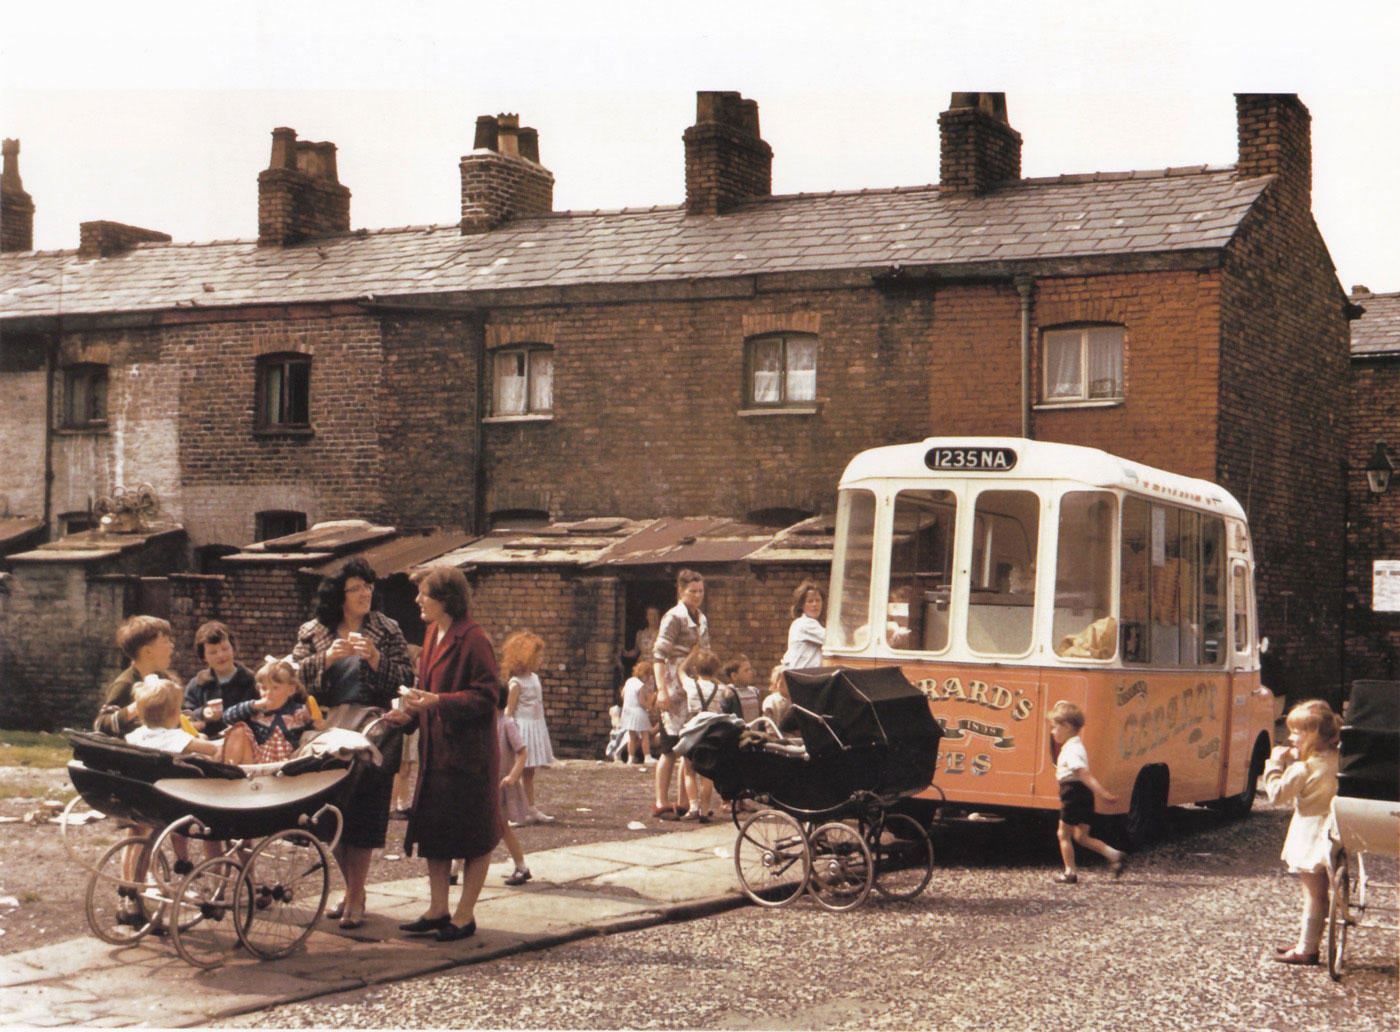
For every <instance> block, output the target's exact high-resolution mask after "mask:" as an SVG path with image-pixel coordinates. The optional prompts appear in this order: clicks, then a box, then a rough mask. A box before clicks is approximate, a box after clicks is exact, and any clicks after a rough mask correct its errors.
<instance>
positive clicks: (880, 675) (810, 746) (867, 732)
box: [783, 667, 940, 759]
mask: <svg viewBox="0 0 1400 1032" xmlns="http://www.w3.org/2000/svg"><path fill="white" fill-rule="evenodd" d="M783 678H784V680H785V681H786V682H787V688H788V695H789V696H790V697H791V698H792V705H793V713H794V714H795V718H796V720H797V723H798V727H800V728H801V730H802V741H803V744H805V745H806V746H807V753H808V755H810V756H812V757H813V758H814V759H820V758H821V757H823V756H828V755H832V754H834V753H837V752H840V751H841V750H843V749H852V748H861V747H867V746H875V747H881V746H883V747H894V748H897V749H899V750H900V751H901V752H903V751H904V750H905V749H909V750H911V751H912V750H917V751H926V752H927V753H928V754H929V756H933V754H934V753H935V751H936V750H937V747H938V739H939V737H940V732H939V728H938V722H937V721H935V720H934V719H933V714H932V713H931V712H929V708H928V699H927V698H926V697H925V696H924V693H923V692H921V691H919V689H917V688H915V687H914V686H913V685H912V684H910V683H909V680H908V678H906V677H905V676H904V673H903V671H901V670H900V669H899V667H875V668H874V669H870V670H851V669H847V668H845V667H837V668H834V669H822V670H810V671H808V670H788V671H785V672H784V674H783Z"/></svg>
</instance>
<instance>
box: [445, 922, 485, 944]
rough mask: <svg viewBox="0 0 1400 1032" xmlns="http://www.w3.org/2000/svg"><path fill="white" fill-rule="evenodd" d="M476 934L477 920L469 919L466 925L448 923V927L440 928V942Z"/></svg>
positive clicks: (454, 940) (453, 940)
mask: <svg viewBox="0 0 1400 1032" xmlns="http://www.w3.org/2000/svg"><path fill="white" fill-rule="evenodd" d="M475 934H476V921H475V920H472V921H468V922H467V923H466V924H464V925H455V924H452V923H450V922H449V923H448V925H447V927H446V928H442V929H439V930H438V934H437V940H438V942H456V941H457V940H458V939H466V938H470V937H471V936H473V935H475Z"/></svg>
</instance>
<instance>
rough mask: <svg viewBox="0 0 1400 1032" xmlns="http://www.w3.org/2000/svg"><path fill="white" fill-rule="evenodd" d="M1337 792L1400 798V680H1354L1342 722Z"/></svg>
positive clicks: (1399, 799)
mask: <svg viewBox="0 0 1400 1032" xmlns="http://www.w3.org/2000/svg"><path fill="white" fill-rule="evenodd" d="M1337 792H1338V794H1339V795H1343V796H1354V797H1359V798H1362V799H1385V800H1390V801H1392V802H1395V801H1400V681H1353V682H1352V685H1351V699H1350V702H1349V705H1348V707H1347V711H1346V723H1345V724H1344V725H1342V739H1341V743H1340V746H1339V757H1338V765H1337Z"/></svg>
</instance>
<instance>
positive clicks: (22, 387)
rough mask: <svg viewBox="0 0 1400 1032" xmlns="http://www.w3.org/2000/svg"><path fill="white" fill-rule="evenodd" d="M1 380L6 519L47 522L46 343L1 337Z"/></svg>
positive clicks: (1, 502) (1, 484)
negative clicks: (31, 518)
mask: <svg viewBox="0 0 1400 1032" xmlns="http://www.w3.org/2000/svg"><path fill="white" fill-rule="evenodd" d="M0 377H3V383H4V387H3V393H4V398H5V403H4V418H0V515H8V516H43V514H44V478H43V469H44V435H43V433H41V432H36V428H42V427H43V425H44V420H45V418H46V409H45V390H46V386H47V383H48V374H47V372H46V371H45V359H44V340H43V338H41V337H38V336H25V335H22V334H16V333H6V334H3V335H0Z"/></svg>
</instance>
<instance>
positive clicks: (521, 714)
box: [501, 631, 554, 822]
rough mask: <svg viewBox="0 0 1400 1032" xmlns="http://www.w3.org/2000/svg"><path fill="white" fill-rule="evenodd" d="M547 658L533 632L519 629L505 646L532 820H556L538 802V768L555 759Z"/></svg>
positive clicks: (504, 665)
mask: <svg viewBox="0 0 1400 1032" xmlns="http://www.w3.org/2000/svg"><path fill="white" fill-rule="evenodd" d="M543 660H544V642H543V641H542V640H541V639H540V637H539V636H538V635H535V634H531V633H530V632H529V631H517V632H516V633H515V634H512V635H511V636H510V637H509V638H507V639H506V643H505V645H504V646H503V647H502V649H501V676H502V677H505V678H507V679H508V680H507V682H506V689H507V695H506V716H508V717H513V718H514V719H515V723H516V724H517V725H518V726H519V728H520V736H521V737H522V738H523V739H524V740H525V755H526V757H527V758H526V760H525V774H524V777H523V778H522V781H523V783H524V785H525V798H526V799H527V800H529V814H530V819H531V820H533V821H539V822H548V821H552V820H554V818H553V817H551V816H550V815H549V814H547V813H545V812H544V811H543V810H541V809H540V808H539V806H537V805H536V803H535V770H536V768H539V767H548V766H549V765H550V764H551V763H553V762H554V748H553V746H551V745H550V742H549V725H547V724H546V723H545V721H544V688H543V686H542V685H541V684H540V675H539V673H538V671H539V668H540V664H541V662H543Z"/></svg>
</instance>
